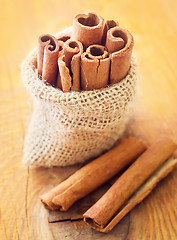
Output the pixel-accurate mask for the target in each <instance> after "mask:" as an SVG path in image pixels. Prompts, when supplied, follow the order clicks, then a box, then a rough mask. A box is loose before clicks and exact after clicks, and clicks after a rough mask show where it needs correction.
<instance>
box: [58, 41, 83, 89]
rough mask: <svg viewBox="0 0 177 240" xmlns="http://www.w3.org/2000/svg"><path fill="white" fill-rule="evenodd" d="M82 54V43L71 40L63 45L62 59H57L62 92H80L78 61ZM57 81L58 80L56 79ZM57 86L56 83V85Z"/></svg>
mask: <svg viewBox="0 0 177 240" xmlns="http://www.w3.org/2000/svg"><path fill="white" fill-rule="evenodd" d="M82 53H83V46H82V43H81V42H79V41H75V40H72V39H69V40H67V41H66V42H65V43H64V47H63V54H64V57H62V58H59V70H60V75H59V76H60V78H61V85H62V90H63V92H68V91H70V89H71V90H72V91H79V90H80V59H81V54H82ZM58 81H60V80H59V78H58ZM57 85H58V83H57Z"/></svg>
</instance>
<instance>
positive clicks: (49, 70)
mask: <svg viewBox="0 0 177 240" xmlns="http://www.w3.org/2000/svg"><path fill="white" fill-rule="evenodd" d="M58 54H59V42H58V41H57V39H56V38H55V37H54V36H52V35H50V34H45V35H41V36H40V37H39V38H38V55H37V67H38V73H39V75H42V79H43V80H46V81H47V82H48V83H50V84H52V85H54V84H55V82H56V78H57V74H58V65H57V59H58Z"/></svg>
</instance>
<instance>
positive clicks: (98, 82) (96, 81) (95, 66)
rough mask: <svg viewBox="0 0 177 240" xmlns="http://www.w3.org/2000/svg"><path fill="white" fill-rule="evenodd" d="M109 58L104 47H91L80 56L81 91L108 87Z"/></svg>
mask: <svg viewBox="0 0 177 240" xmlns="http://www.w3.org/2000/svg"><path fill="white" fill-rule="evenodd" d="M109 70H110V58H109V55H108V52H107V51H106V49H105V47H104V46H101V45H97V44H95V45H91V46H89V47H88V48H87V50H86V52H85V53H83V54H82V55H81V87H82V90H93V89H100V88H103V87H105V86H106V85H108V80H109Z"/></svg>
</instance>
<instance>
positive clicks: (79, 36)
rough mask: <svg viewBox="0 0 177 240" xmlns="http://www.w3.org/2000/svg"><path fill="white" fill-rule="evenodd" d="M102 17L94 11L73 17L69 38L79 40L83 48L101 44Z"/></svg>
mask: <svg viewBox="0 0 177 240" xmlns="http://www.w3.org/2000/svg"><path fill="white" fill-rule="evenodd" d="M103 30H104V19H103V18H102V17H100V16H99V15H97V14H96V13H88V14H78V15H76V16H75V17H74V19H73V26H72V33H71V38H72V39H73V40H78V41H80V42H81V43H82V44H83V46H84V48H85V49H86V48H87V47H88V46H90V45H92V44H101V41H102V37H103Z"/></svg>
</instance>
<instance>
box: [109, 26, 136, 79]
mask: <svg viewBox="0 0 177 240" xmlns="http://www.w3.org/2000/svg"><path fill="white" fill-rule="evenodd" d="M133 45H134V40H133V36H132V35H131V34H130V32H129V31H128V30H126V29H124V28H121V27H118V26H117V27H114V28H111V29H110V30H109V31H108V33H107V39H106V47H107V48H108V52H110V53H111V55H110V57H111V70H110V84H114V83H117V82H119V81H121V80H122V79H123V78H124V77H125V76H126V75H127V73H128V70H129V68H130V62H131V55H132V50H133Z"/></svg>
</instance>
